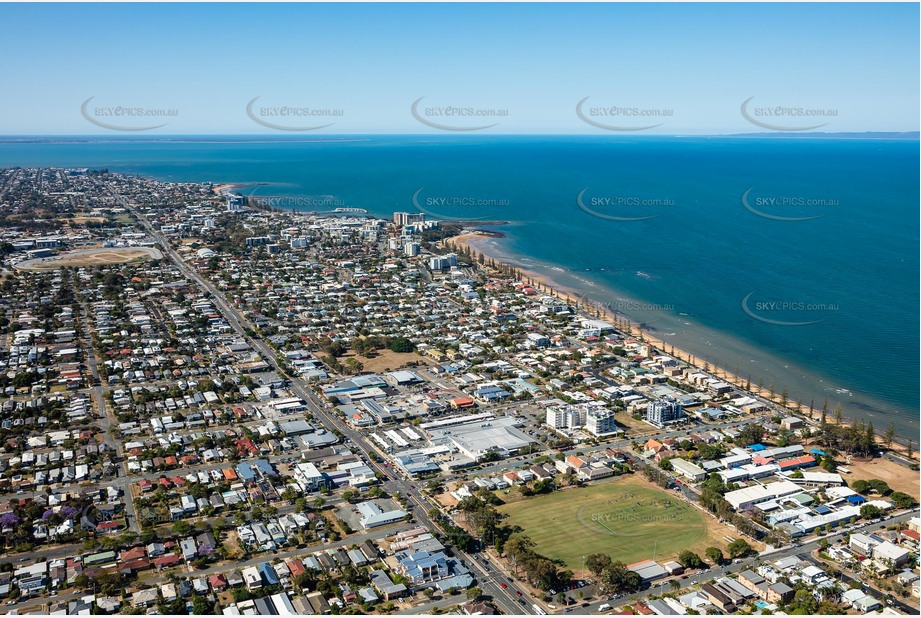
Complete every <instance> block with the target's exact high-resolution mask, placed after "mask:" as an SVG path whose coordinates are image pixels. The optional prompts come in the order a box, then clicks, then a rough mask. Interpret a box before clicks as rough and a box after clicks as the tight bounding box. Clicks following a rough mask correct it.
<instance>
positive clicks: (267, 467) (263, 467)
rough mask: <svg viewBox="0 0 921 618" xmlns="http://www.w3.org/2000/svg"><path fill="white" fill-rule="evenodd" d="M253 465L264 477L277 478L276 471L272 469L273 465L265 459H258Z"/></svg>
mask: <svg viewBox="0 0 921 618" xmlns="http://www.w3.org/2000/svg"><path fill="white" fill-rule="evenodd" d="M253 465H254V466H256V469H257V470H259V472H261V473H262V475H263V476H276V473H275V469H274V468H272V464H270V463H269V462H268V461H266V460H265V459H257V460H256V461H254V462H253Z"/></svg>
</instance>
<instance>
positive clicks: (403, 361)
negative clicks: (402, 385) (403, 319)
mask: <svg viewBox="0 0 921 618" xmlns="http://www.w3.org/2000/svg"><path fill="white" fill-rule="evenodd" d="M347 358H354V359H356V360H357V361H359V362H360V363H361V364H362V366H363V367H364V369H363V371H368V372H371V373H379V372H383V371H396V370H397V369H400V368H402V367H405V366H406V365H407V364H408V363H412V362H421V363H423V364H424V365H428V366H430V365H434V364H435V361H434V360H433V359H430V358H425V357H424V356H419V355H418V354H416V353H415V352H392V351H391V350H378V351H377V356H375V357H374V358H365V357H364V356H357V355H356V354H355V353H353V352H348V353H347V354H344V355H342V356H341V357H340V358H339V362H345V359H347Z"/></svg>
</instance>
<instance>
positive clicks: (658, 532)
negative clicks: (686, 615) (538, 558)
mask: <svg viewBox="0 0 921 618" xmlns="http://www.w3.org/2000/svg"><path fill="white" fill-rule="evenodd" d="M499 511H501V512H502V513H505V514H507V515H508V523H509V524H512V525H515V524H517V525H519V526H521V527H522V528H523V529H524V534H527V535H528V536H530V537H531V539H532V540H533V541H534V543H535V544H536V547H535V549H536V550H537V551H538V552H539V553H541V554H543V555H545V556H547V557H548V558H554V559H559V560H562V561H563V562H565V563H566V566H567V567H569V568H570V569H572V570H573V571H576V572H578V571H581V569H582V557H583V556H585V555H588V554H591V553H599V552H601V553H606V554H608V555H609V556H611V557H612V558H613V559H614V560H620V561H622V562H625V563H626V564H631V563H634V562H639V561H640V560H646V559H652V558H653V552H655V558H656V559H657V560H663V559H669V558H674V557H676V556H677V555H678V554H679V553H680V552H681V551H683V550H685V549H690V550H691V551H695V552H697V553H698V554H699V555H701V556H702V555H703V551H704V549H705V548H706V547H708V546H709V545H716V546H720V545H722V544H723V543H721V542H719V541H718V540H717V539H718V538H719V537H718V536H716V538H711V534H710V533H708V526H707V520H706V518H705V516H704V515H703V514H702V513H701V512H700V511H698V510H697V509H696V508H694V507H692V506H689V505H688V504H687V503H685V502H684V501H683V500H681V499H680V498H679V497H678V496H676V495H673V494H671V493H669V492H666V491H662V490H660V489H658V488H655V487H652V486H651V485H649V484H648V483H647V482H646V481H645V480H643V479H640V478H637V477H635V476H626V477H620V478H618V479H614V480H611V481H605V482H603V483H601V484H598V485H592V486H589V487H583V488H574V489H565V490H562V491H556V492H554V493H552V494H547V495H544V496H536V497H532V498H526V499H523V500H520V501H518V502H511V503H509V504H504V505H502V506H500V507H499ZM714 536H715V535H714Z"/></svg>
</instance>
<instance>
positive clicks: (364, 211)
mask: <svg viewBox="0 0 921 618" xmlns="http://www.w3.org/2000/svg"><path fill="white" fill-rule="evenodd" d="M333 212H357V213H361V214H363V215H366V214H368V211H367V210H365V209H364V208H336V209H335V210H333Z"/></svg>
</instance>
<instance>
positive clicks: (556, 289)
mask: <svg viewBox="0 0 921 618" xmlns="http://www.w3.org/2000/svg"><path fill="white" fill-rule="evenodd" d="M494 237H495V235H493V234H490V233H483V232H480V231H476V230H472V231H465V232H464V233H463V234H460V235H458V236H454V237H452V238H448V239H446V240H444V241H442V244H443V245H444V246H445V247H453V248H454V250H457V249H461V248H469V249H470V250H471V251H472V252H473V253H474V255H479V254H483V256H484V257H486V258H492V259H493V260H495V261H496V262H497V263H501V264H503V265H505V266H508V267H511V268H515V269H517V270H518V271H520V272H521V274H522V276H523V278H524V279H525V280H529V281H530V283H531V285H532V286H533V287H535V288H536V289H538V290H539V291H541V292H543V293H546V294H550V295H553V296H556V297H558V298H562V299H563V300H565V301H566V302H567V303H570V304H572V305H574V306H577V307H579V308H580V309H581V310H582V311H583V312H590V313H594V314H597V315H599V317H600V318H602V319H607V320H609V321H611V323H612V324H613V325H614V326H615V327H616V328H617V329H618V330H620V331H622V332H624V333H627V334H629V335H631V336H633V337H636V338H637V339H638V340H640V341H642V342H645V343H647V344H648V345H649V346H651V347H652V348H654V349H655V351H657V352H659V353H661V354H667V355H670V356H674V357H675V358H678V359H680V360H682V361H685V362H687V363H688V364H689V365H692V366H694V367H696V368H698V369H700V370H701V371H706V372H707V373H709V374H711V375H713V376H715V377H717V378H719V379H721V380H725V381H726V382H729V383H730V384H733V385H735V386H737V387H739V388H741V389H744V390H747V391H749V392H751V393H753V394H755V395H757V396H758V397H761V398H762V399H764V400H766V401H770V402H772V403H773V404H775V405H777V406H781V405H782V396H781V394H780V393H774V394H773V396H772V394H771V392H770V390H768V389H766V388H763V387H759V386H758V385H757V384H754V383H750V381H749V380H748V379H746V378H742V377H741V376H738V375H736V374H734V373H732V372H729V371H726V370H725V369H723V368H721V367H717V366H715V365H713V364H708V368H707V369H706V370H705V369H704V364H703V363H699V362H698V359H697V358H696V357H695V356H694V355H693V354H690V353H689V352H687V351H685V350H682V349H680V348H677V347H675V346H674V345H672V344H666V343H665V342H663V341H662V340H661V339H659V338H657V337H655V336H653V335H651V334H650V333H649V332H647V331H644V330H642V328H641V325H640V324H638V323H636V322H633V321H631V320H629V319H628V318H627V317H626V316H624V315H622V314H615V313H614V312H613V311H611V309H610V307H609V306H607V305H606V304H605V303H602V302H598V301H596V300H594V299H591V298H590V297H588V296H586V295H585V294H583V293H580V292H577V291H576V290H573V289H572V288H569V287H567V286H564V285H560V284H559V283H558V282H556V281H554V280H553V279H552V278H551V277H548V276H547V275H544V274H541V273H537V272H535V271H533V270H530V269H528V268H523V267H521V266H519V265H518V264H512V263H509V262H507V261H505V260H504V259H503V258H501V257H500V256H497V255H490V254H489V253H487V252H486V251H484V250H483V248H482V247H480V246H479V243H478V242H477V241H480V240H484V239H487V238H494ZM786 408H787V409H788V410H790V411H791V412H798V413H799V414H801V415H803V416H806V417H809V418H811V419H813V420H819V419H820V416H821V412H822V411H821V408H818V409H813V412H812V414H811V415H810V413H809V406H808V405H806V404H803V403H801V402H798V401H794V400H793V399H790V398H789V397H788V398H787V402H786ZM829 415H831V410H829ZM844 424H845V425H847V424H848V423H847V422H846V421H845V423H844ZM881 430H882V428H879V429H877V441H878V442H881V441H882V436H881V435H879V432H880V431H881ZM915 445H916V446H917V445H918V444H917V442H916V443H915ZM890 450H892V451H894V452H898V453H900V454H902V455H903V456H904V455H905V454H906V452H907V447H905V446H904V445H902V444H899V443H897V442H896V443H893V445H892V448H891V449H890ZM917 458H918V455H917V453H916V454H915V456H914V457H913V459H917Z"/></svg>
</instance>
